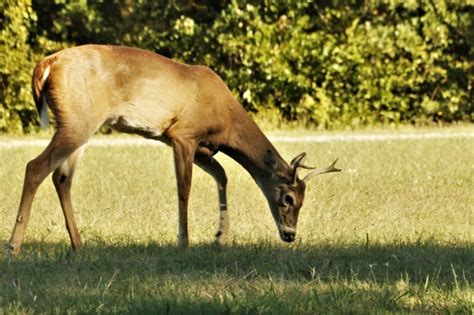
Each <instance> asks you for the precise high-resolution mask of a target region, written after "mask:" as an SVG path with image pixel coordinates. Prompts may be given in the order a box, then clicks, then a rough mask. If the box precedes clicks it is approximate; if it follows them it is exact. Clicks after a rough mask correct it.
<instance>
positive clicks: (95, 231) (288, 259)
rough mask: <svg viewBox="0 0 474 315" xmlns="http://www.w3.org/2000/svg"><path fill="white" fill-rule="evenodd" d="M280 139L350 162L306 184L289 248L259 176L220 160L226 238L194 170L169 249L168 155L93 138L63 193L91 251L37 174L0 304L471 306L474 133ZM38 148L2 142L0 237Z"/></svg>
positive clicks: (250, 308) (288, 308) (146, 308)
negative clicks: (217, 237)
mask: <svg viewBox="0 0 474 315" xmlns="http://www.w3.org/2000/svg"><path fill="white" fill-rule="evenodd" d="M471 130H472V129H471ZM434 131H436V129H434ZM444 131H448V132H449V129H444ZM276 146H277V148H278V149H279V151H280V153H281V154H282V155H283V156H284V157H286V158H287V159H288V160H289V159H290V158H292V157H293V156H295V155H296V154H297V153H299V152H300V151H303V150H304V151H306V152H307V153H308V163H309V162H314V163H315V164H317V165H319V166H325V165H326V164H328V163H330V162H331V161H332V160H333V159H334V158H335V157H340V161H339V163H338V164H339V166H340V167H341V168H343V170H344V171H343V172H342V173H338V174H328V175H324V176H321V177H317V178H315V179H313V181H312V182H311V183H310V185H309V187H308V189H307V192H306V200H305V205H304V206H303V208H302V210H301V214H300V219H299V225H298V233H297V237H298V240H297V242H295V243H293V244H291V245H288V244H284V243H282V242H281V241H280V240H279V238H278V236H277V231H276V227H275V225H274V223H273V221H272V218H271V215H270V211H269V210H268V208H267V206H266V202H265V200H264V198H263V196H262V194H261V193H260V191H259V190H258V188H257V186H256V185H255V183H253V182H252V180H251V178H250V177H249V176H248V174H246V173H245V171H244V170H243V169H242V168H241V167H240V166H238V165H237V164H236V163H235V162H233V161H232V160H230V159H228V158H226V157H225V156H221V155H220V154H219V155H218V159H219V160H220V161H221V162H222V163H223V165H224V167H225V168H226V170H227V173H228V177H229V187H228V194H229V214H230V216H231V217H230V218H231V239H230V242H229V244H228V245H227V246H225V247H223V248H215V247H214V246H212V245H210V244H211V243H212V241H213V236H214V234H215V232H216V230H217V222H218V210H217V209H218V207H217V205H218V203H217V192H216V189H215V184H214V182H213V181H212V180H211V178H210V177H209V176H208V175H206V174H205V173H203V172H202V171H200V170H199V169H197V168H195V172H194V177H193V189H192V192H191V200H190V211H189V219H190V241H191V248H189V249H187V250H180V249H178V248H176V247H175V245H174V244H175V241H176V235H177V197H176V188H175V178H174V169H173V163H172V153H171V149H170V148H168V147H136V148H131V147H110V148H99V147H90V148H88V149H87V150H86V153H85V156H84V158H83V160H82V161H81V164H80V166H79V169H78V172H77V175H76V178H75V182H74V187H73V198H74V200H73V202H74V205H75V209H76V217H77V221H78V225H79V227H80V230H81V233H82V238H83V240H84V241H85V248H84V249H83V250H82V251H81V252H80V253H79V254H77V255H73V254H71V253H70V251H69V240H68V237H67V232H66V229H65V227H64V223H63V221H64V220H63V217H62V214H61V210H60V206H59V202H58V200H57V197H56V194H55V192H54V188H53V185H52V183H51V181H50V180H47V181H45V183H44V184H43V185H42V186H41V188H40V189H39V191H38V194H37V197H36V199H35V203H34V206H33V211H32V217H31V220H30V224H29V226H28V230H27V235H26V239H25V244H24V246H23V251H22V253H21V255H20V256H19V257H18V258H17V259H14V260H11V259H9V258H7V257H6V256H5V254H4V253H3V252H2V253H0V314H2V313H61V314H62V313H114V312H117V313H124V312H126V313H171V314H189V313H197V314H210V313H244V314H255V313H258V314H275V313H278V314H287V313H288V314H291V313H292V314H315V313H316V314H317V313H320V314H327V313H360V314H366V313H386V312H390V313H409V312H415V313H425V312H429V313H445V312H447V313H472V312H473V307H474V306H473V305H474V304H473V303H474V298H473V289H472V287H471V284H472V278H473V274H474V251H473V243H474V242H473V232H472V230H473V223H474V217H473V206H472V205H473V204H474V198H473V195H472V192H473V191H474V180H473V178H474V164H473V162H472V160H473V152H474V140H472V139H462V138H459V139H438V140H436V139H431V140H423V141H421V140H405V141H387V142H370V143H369V142H367V143H364V142H357V143H345V142H337V143H324V144H322V143H320V144H317V143H315V144H308V143H304V144H301V143H277V144H276ZM40 151H41V149H40V148H35V147H32V148H15V149H1V148H0V159H1V161H2V163H0V180H1V182H2V183H3V185H2V186H1V189H0V221H1V222H2V224H1V225H0V240H5V241H6V240H7V239H8V238H9V237H10V233H11V230H12V227H13V223H14V220H15V216H16V212H17V207H18V202H19V197H20V191H21V187H22V178H23V170H24V165H25V163H26V162H27V161H28V160H29V159H31V158H32V157H34V156H35V155H37V154H38V153H39V152H40Z"/></svg>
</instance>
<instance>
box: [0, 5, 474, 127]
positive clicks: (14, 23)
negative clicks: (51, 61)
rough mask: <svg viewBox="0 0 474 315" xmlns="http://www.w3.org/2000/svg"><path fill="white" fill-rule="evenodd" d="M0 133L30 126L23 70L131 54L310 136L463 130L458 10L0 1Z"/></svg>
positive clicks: (466, 100)
mask: <svg viewBox="0 0 474 315" xmlns="http://www.w3.org/2000/svg"><path fill="white" fill-rule="evenodd" d="M0 8H1V9H2V12H3V14H2V15H0V27H1V33H0V54H1V57H2V61H3V60H5V62H2V65H1V67H2V68H1V70H0V75H1V78H2V80H1V84H2V86H1V87H2V90H1V92H0V93H1V94H0V101H1V103H2V105H1V106H2V107H1V108H0V130H2V131H10V132H14V131H18V130H22V131H25V132H28V131H30V130H32V126H35V125H36V118H35V114H34V109H33V108H34V106H33V103H32V100H31V97H30V95H29V94H30V92H29V89H30V88H29V84H30V83H29V82H30V75H31V72H32V69H33V67H34V63H35V62H36V61H37V60H38V59H39V56H44V55H46V54H49V53H51V52H53V51H55V50H58V49H59V48H60V47H64V46H73V45H77V44H85V43H109V44H123V45H130V46H136V47H142V48H145V49H148V50H152V51H156V52H159V53H161V54H164V55H166V56H168V57H172V58H175V59H178V60H181V61H183V62H188V63H201V64H207V65H209V66H211V67H212V68H213V69H214V70H215V71H216V72H218V73H219V74H220V75H221V76H222V77H223V79H224V80H225V81H226V83H227V84H228V85H229V87H230V88H231V89H232V90H233V91H234V93H235V94H236V95H237V96H238V97H239V98H240V100H241V101H242V103H243V105H244V106H245V107H246V108H247V109H248V110H249V111H253V112H268V111H275V110H277V111H278V112H279V113H280V115H281V117H282V118H283V119H285V120H288V121H298V122H299V123H300V124H304V125H311V126H317V127H319V128H340V127H344V126H353V127H357V126H364V125H374V124H399V123H413V124H428V123H433V122H435V123H439V122H441V123H450V122H454V121H470V122H472V121H474V114H473V107H474V105H473V102H472V98H473V95H472V84H473V75H472V73H473V61H472V57H471V56H472V53H473V48H472V47H473V38H474V36H473V30H474V25H472V24H473V19H472V16H473V13H474V6H473V5H471V4H468V2H467V1H462V0H458V1H447V0H418V1H414V0H410V1H401V0H368V1H355V0H352V1H331V2H329V1H323V2H315V1H311V2H310V1H308V2H307V1H296V0H286V1H282V0H278V1H267V0H263V1H236V0H233V1H227V2H225V1H224V2H222V1H216V0H213V1H209V0H208V1H201V2H199V3H197V2H195V1H180V2H179V3H177V2H168V1H161V0H160V1H124V0H121V1H119V0H115V1H104V2H97V3H88V2H86V1H76V2H67V1H64V0H55V1H46V0H36V1H33V4H31V2H30V0H22V1H11V0H7V1H4V3H3V4H0Z"/></svg>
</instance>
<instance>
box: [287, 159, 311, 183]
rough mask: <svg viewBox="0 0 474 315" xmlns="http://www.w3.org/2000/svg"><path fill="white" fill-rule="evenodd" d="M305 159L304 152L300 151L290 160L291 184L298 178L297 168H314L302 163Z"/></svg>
mask: <svg viewBox="0 0 474 315" xmlns="http://www.w3.org/2000/svg"><path fill="white" fill-rule="evenodd" d="M305 159H306V152H303V153H300V154H299V155H297V156H296V157H295V158H294V159H293V160H291V163H290V164H291V167H292V168H293V184H296V179H297V178H298V168H304V169H307V170H314V169H315V168H316V167H311V166H307V165H304V164H303V162H304V160H305Z"/></svg>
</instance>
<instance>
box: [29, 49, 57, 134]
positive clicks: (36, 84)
mask: <svg viewBox="0 0 474 315" xmlns="http://www.w3.org/2000/svg"><path fill="white" fill-rule="evenodd" d="M54 60H55V58H54V57H53V58H51V57H48V58H45V59H43V60H42V61H40V62H39V63H38V64H37V65H36V67H35V70H34V72H33V78H32V82H31V86H32V90H33V99H34V101H35V104H36V109H37V110H38V114H39V118H40V124H41V127H42V128H43V129H46V127H48V124H49V119H48V103H47V101H46V95H45V93H44V92H45V91H44V90H45V88H47V85H46V83H47V82H48V77H49V75H50V72H51V66H52V64H53V63H54Z"/></svg>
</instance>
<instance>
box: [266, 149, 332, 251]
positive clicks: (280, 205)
mask: <svg viewBox="0 0 474 315" xmlns="http://www.w3.org/2000/svg"><path fill="white" fill-rule="evenodd" d="M305 157H306V153H304V152H303V153H301V154H299V155H298V156H296V157H295V158H294V159H293V160H292V161H291V163H290V166H289V168H288V166H287V165H286V163H285V165H284V164H282V163H280V161H279V160H278V158H277V157H276V156H275V154H274V153H273V152H271V151H267V153H266V155H265V158H264V159H265V166H266V168H267V170H268V171H269V172H270V174H271V176H269V178H268V179H267V180H266V181H265V183H264V186H263V191H264V194H265V197H266V198H267V201H268V204H269V206H270V209H271V211H272V215H273V218H274V219H275V223H276V225H277V228H278V232H279V233H280V238H281V239H282V240H283V241H285V242H293V241H294V240H295V237H296V225H297V222H298V214H299V211H300V208H301V206H302V205H303V201H304V192H305V189H306V183H307V182H308V180H309V179H310V178H312V177H313V176H315V175H318V174H325V173H331V172H340V171H341V170H340V169H338V168H336V167H335V164H336V162H337V159H336V160H335V161H334V162H333V163H332V164H331V165H330V166H328V167H326V168H323V169H316V167H309V166H306V165H304V164H303V162H304V159H305ZM301 168H304V169H310V170H312V171H311V172H309V173H308V174H307V175H306V176H305V177H304V178H303V179H300V178H299V177H298V170H299V169H301Z"/></svg>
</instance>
